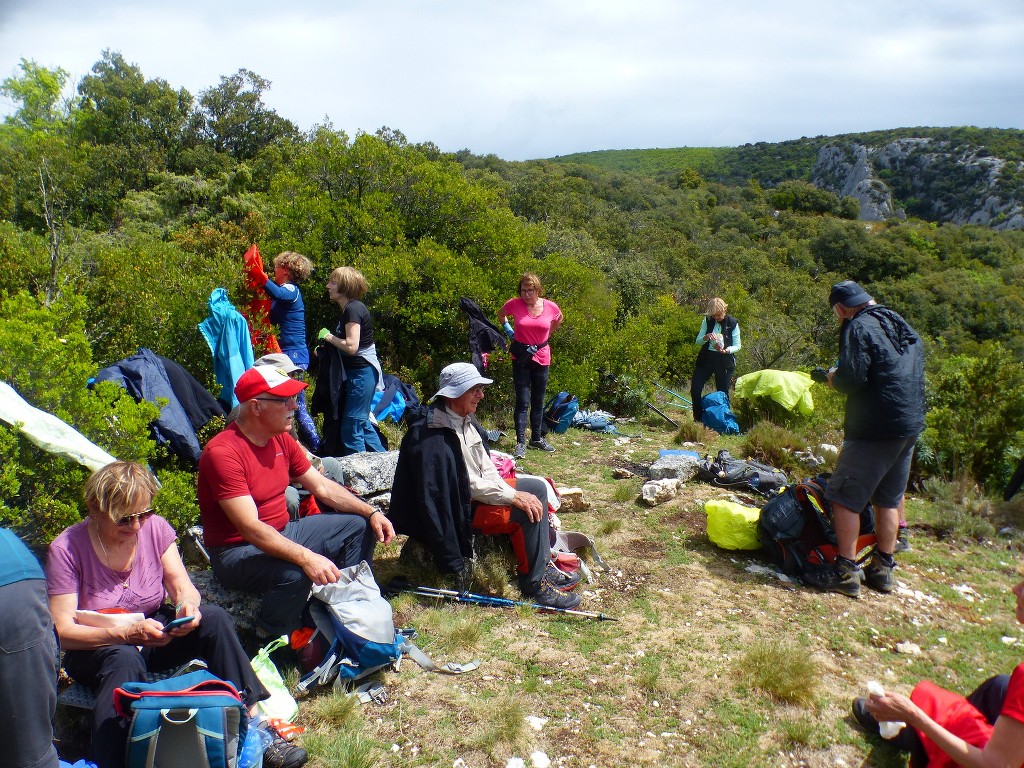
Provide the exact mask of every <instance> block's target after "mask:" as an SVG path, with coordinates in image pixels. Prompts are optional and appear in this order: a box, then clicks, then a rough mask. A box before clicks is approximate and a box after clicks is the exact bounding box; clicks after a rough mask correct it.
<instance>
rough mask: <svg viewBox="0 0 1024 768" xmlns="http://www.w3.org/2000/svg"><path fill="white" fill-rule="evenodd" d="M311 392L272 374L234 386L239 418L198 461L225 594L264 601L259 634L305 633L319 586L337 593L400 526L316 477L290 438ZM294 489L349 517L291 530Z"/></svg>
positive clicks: (206, 531) (207, 530)
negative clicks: (289, 498) (301, 398)
mask: <svg viewBox="0 0 1024 768" xmlns="http://www.w3.org/2000/svg"><path fill="white" fill-rule="evenodd" d="M305 387H306V383H305V382H302V381H297V380H295V379H292V378H290V377H289V376H288V375H287V374H286V373H285V372H284V371H281V370H278V369H277V368H274V367H273V366H269V365H263V366H256V367H254V368H250V369H249V370H248V371H246V372H245V373H244V374H242V376H241V377H239V379H238V383H236V384H235V397H237V398H238V401H239V413H238V418H237V419H236V420H235V421H234V423H232V424H231V425H229V426H228V427H227V428H226V429H225V430H224V431H223V432H221V433H220V434H219V435H217V436H216V437H214V438H213V439H212V440H211V441H210V442H209V443H208V444H207V446H206V448H205V449H203V454H202V456H201V457H200V459H199V488H198V498H199V511H200V513H201V515H202V521H203V537H204V541H205V543H206V546H207V548H208V550H209V552H210V560H211V562H212V564H213V572H214V575H215V576H216V577H217V579H218V581H220V582H221V583H222V584H223V585H224V586H226V587H228V588H230V589H239V590H243V591H246V592H258V593H262V594H263V609H262V611H261V613H260V616H259V618H258V623H259V629H260V630H262V631H265V632H266V633H267V634H268V635H281V634H286V633H288V632H291V631H292V630H294V629H296V628H297V627H299V626H300V624H301V617H302V609H303V607H304V606H305V604H306V600H307V598H308V596H309V589H310V585H311V584H333V583H334V582H336V581H337V580H338V578H339V576H340V575H341V569H342V568H346V567H348V566H351V565H356V564H357V563H359V561H360V560H366V561H370V560H371V558H372V556H373V547H374V545H375V544H376V542H378V541H379V542H382V543H385V544H386V543H388V542H389V541H391V540H392V539H393V538H394V537H395V531H394V528H393V527H392V526H391V522H390V521H389V520H388V519H387V518H386V517H385V516H384V515H383V514H382V513H380V512H379V511H377V510H374V509H373V507H371V506H370V505H369V504H367V503H365V502H364V501H362V500H361V499H359V498H358V497H356V496H354V495H353V494H352V493H350V492H349V491H348V490H347V489H345V488H344V487H342V486H341V485H338V484H337V483H335V482H334V481H332V480H329V479H328V478H326V477H324V476H323V475H321V474H320V473H319V472H317V471H316V470H315V469H314V468H313V467H312V465H311V464H310V463H309V460H308V459H307V458H306V456H305V453H304V452H303V450H302V448H301V447H300V446H299V444H298V443H296V442H295V440H294V439H293V438H292V437H291V435H290V434H289V432H290V430H291V426H292V422H293V420H294V414H295V410H296V408H297V402H296V396H297V395H298V393H299V392H301V391H302V390H303V389H305ZM292 481H295V482H297V483H299V484H300V485H302V486H303V487H304V488H305V489H306V490H308V491H309V492H310V493H312V494H313V496H314V497H316V498H317V499H318V500H320V501H322V502H323V505H322V506H323V507H324V508H328V507H329V508H331V509H332V510H336V511H337V512H339V513H340V514H332V513H327V514H322V515H314V516H311V517H306V518H303V519H301V520H297V521H291V520H290V518H289V515H288V510H287V505H286V502H285V495H284V491H285V488H287V487H288V484H289V483H290V482H292Z"/></svg>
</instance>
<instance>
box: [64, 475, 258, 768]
mask: <svg viewBox="0 0 1024 768" xmlns="http://www.w3.org/2000/svg"><path fill="white" fill-rule="evenodd" d="M156 492H157V484H156V480H155V478H154V477H153V476H152V474H150V472H149V470H148V469H146V467H144V466H143V465H141V464H137V463H134V462H124V461H116V462H113V463H111V464H108V465H107V466H105V467H103V468H101V469H99V470H97V471H96V472H95V473H93V475H92V476H91V477H90V478H89V479H88V480H87V481H86V483H85V491H84V497H85V505H86V508H87V509H88V516H87V517H86V519H85V520H83V521H82V522H80V523H76V524H75V525H72V526H71V527H70V528H68V529H66V530H65V531H63V532H62V533H61V534H59V535H58V536H57V538H55V539H54V540H53V542H52V543H51V544H50V549H49V557H48V559H47V565H46V586H47V592H48V594H49V601H50V613H52V614H53V623H54V625H55V626H56V628H57V635H58V637H59V638H60V645H61V648H62V649H63V650H64V651H65V653H64V669H65V670H66V671H67V673H68V674H69V675H71V677H73V678H74V679H75V680H78V681H79V682H81V683H84V684H86V685H90V686H92V687H94V688H95V689H96V706H95V708H94V709H93V714H92V748H93V758H94V760H95V761H96V762H97V763H98V764H99V765H100V766H102V768H120V766H123V765H124V760H125V739H126V737H127V729H126V723H125V721H124V720H122V719H121V718H119V717H118V716H117V713H116V712H115V711H114V696H113V694H114V689H115V688H118V687H119V686H121V685H123V684H124V683H127V682H134V681H140V680H142V679H144V674H145V673H146V672H160V671H163V670H170V669H173V668H175V667H178V666H180V665H181V664H184V663H185V662H187V661H189V660H191V659H202V660H204V661H205V662H206V663H207V666H208V667H209V669H210V671H211V672H212V673H213V674H215V675H217V676H218V677H220V678H222V679H224V680H230V681H231V682H232V683H234V685H235V687H236V688H238V691H239V693H241V695H242V700H243V701H244V702H246V704H247V706H248V707H249V709H250V710H252V709H253V707H254V706H255V705H256V703H257V702H258V701H260V700H261V699H265V698H268V696H269V693H268V692H267V690H266V688H264V687H263V685H262V683H260V681H259V679H258V678H257V677H256V675H255V673H254V672H253V670H252V666H251V665H250V663H249V659H248V657H247V656H246V654H245V651H244V650H243V649H242V645H241V643H240V642H239V640H238V636H237V635H236V634H235V629H234V624H233V623H232V621H231V617H230V616H229V615H228V614H227V612H225V611H224V610H223V609H222V608H219V607H217V606H213V605H205V606H202V608H200V596H199V592H198V590H196V588H195V586H194V585H193V584H192V581H191V580H190V579H189V577H188V572H187V571H186V570H185V565H184V563H182V560H181V556H180V554H179V553H178V547H177V545H176V544H175V538H176V537H175V533H174V529H173V528H171V526H170V524H169V523H168V522H167V521H166V520H164V519H163V518H162V517H159V516H157V515H156V514H155V513H154V512H153V509H152V508H151V506H150V505H151V504H152V503H153V497H154V496H155V495H156ZM126 613H137V614H140V615H141V616H142V617H143V618H141V619H139V620H137V621H128V622H127V623H125V622H122V621H119V620H118V619H117V617H116V614H126ZM98 614H99V615H98ZM102 614H111V616H106V617H104V616H103V615H102ZM189 616H191V617H192V620H191V621H190V622H187V623H185V624H184V625H182V626H179V627H176V628H166V627H165V625H167V624H168V623H169V622H171V621H172V620H173V619H175V618H184V617H189Z"/></svg>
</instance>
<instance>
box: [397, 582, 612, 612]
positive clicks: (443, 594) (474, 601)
mask: <svg viewBox="0 0 1024 768" xmlns="http://www.w3.org/2000/svg"><path fill="white" fill-rule="evenodd" d="M392 586H395V587H397V589H398V591H399V592H409V593H411V594H414V595H419V596H420V597H433V598H439V599H444V600H454V601H455V602H457V603H468V604H470V605H483V606H487V607H491V608H514V607H515V606H519V605H522V606H526V607H527V608H533V609H535V610H539V611H554V612H555V613H567V614H569V615H571V616H582V617H584V618H587V619H597V620H598V621H618V619H617V618H616V617H614V616H608V615H607V614H604V613H596V612H594V611H576V610H573V609H571V608H553V607H551V606H548V605H541V604H540V603H528V602H525V601H522V600H511V599H509V598H507V597H494V596H492V595H476V594H473V593H472V592H456V591H455V590H454V589H435V588H434V587H412V586H405V587H403V586H398V585H392Z"/></svg>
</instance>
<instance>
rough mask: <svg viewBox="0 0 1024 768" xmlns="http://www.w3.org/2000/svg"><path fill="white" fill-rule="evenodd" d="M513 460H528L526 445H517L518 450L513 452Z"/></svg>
mask: <svg viewBox="0 0 1024 768" xmlns="http://www.w3.org/2000/svg"><path fill="white" fill-rule="evenodd" d="M512 458H513V459H525V458H526V443H516V449H515V450H514V451H512Z"/></svg>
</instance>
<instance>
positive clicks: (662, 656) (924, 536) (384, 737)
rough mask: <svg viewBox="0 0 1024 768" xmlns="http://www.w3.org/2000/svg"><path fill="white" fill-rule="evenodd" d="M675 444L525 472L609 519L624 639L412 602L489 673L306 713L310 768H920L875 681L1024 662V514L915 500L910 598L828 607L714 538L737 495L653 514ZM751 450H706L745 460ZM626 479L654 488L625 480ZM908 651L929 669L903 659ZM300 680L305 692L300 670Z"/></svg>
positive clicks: (589, 591) (963, 683)
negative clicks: (1020, 596) (859, 716)
mask: <svg viewBox="0 0 1024 768" xmlns="http://www.w3.org/2000/svg"><path fill="white" fill-rule="evenodd" d="M664 426H665V425H663V424H662V423H656V422H648V423H643V424H630V425H620V429H621V430H622V431H623V432H629V433H640V434H641V436H640V437H638V438H632V439H622V438H615V437H613V436H608V435H598V434H595V433H589V432H582V431H579V430H570V432H568V433H566V434H565V435H558V436H552V437H551V441H552V442H553V443H554V445H555V446H556V447H557V452H556V453H553V454H543V453H541V452H538V451H530V452H529V454H528V456H527V458H526V460H525V461H523V462H521V467H522V469H523V470H524V471H526V472H531V473H535V474H541V475H546V476H550V477H553V478H555V480H556V481H557V483H558V484H559V485H560V486H578V487H580V488H582V489H583V490H584V492H585V497H586V500H587V502H588V503H589V508H588V509H587V510H586V511H584V512H578V513H569V512H565V513H562V514H561V515H560V516H561V520H562V523H563V526H564V527H565V528H566V529H568V530H579V531H583V532H586V533H588V534H590V535H592V536H593V537H594V538H595V539H596V541H597V544H598V549H599V551H600V552H601V554H602V555H603V557H604V559H605V560H606V561H607V563H608V565H609V566H610V569H609V570H608V571H604V572H599V573H598V574H597V580H596V581H595V582H594V583H593V584H590V585H584V586H582V587H581V590H582V593H583V597H584V600H583V605H582V606H581V608H582V609H585V610H591V611H600V612H604V613H606V614H609V615H612V616H616V617H618V618H619V619H620V620H619V621H617V622H597V621H592V620H587V619H579V618H567V617H563V616H559V615H550V614H539V613H536V612H533V611H531V610H525V609H523V610H520V609H495V608H479V607H474V606H466V605H452V604H445V603H441V604H433V603H430V602H425V601H422V600H419V599H417V598H413V597H411V596H409V595H403V596H400V597H398V598H395V599H394V600H393V602H392V605H393V608H394V612H395V624H396V626H399V627H409V626H411V627H415V628H416V629H417V630H418V631H419V633H420V637H419V639H418V641H417V643H418V645H419V646H420V647H421V648H422V649H423V650H425V651H426V652H427V653H428V654H430V655H431V656H432V657H433V658H434V659H435V661H438V662H446V661H456V662H464V661H470V660H472V659H479V660H481V661H482V666H481V667H480V668H479V669H478V670H476V671H474V672H470V673H468V674H466V675H463V676H460V677H449V676H443V675H436V674H429V673H425V672H423V671H421V670H420V669H419V668H418V667H417V666H416V665H415V664H414V663H412V662H410V661H405V662H404V663H403V664H402V665H401V670H400V671H399V672H397V673H394V672H387V673H382V674H381V675H380V676H379V679H380V680H381V681H382V682H383V683H384V684H385V686H386V687H387V689H388V692H389V699H388V701H387V702H386V703H385V704H383V705H374V704H369V705H364V706H360V705H358V704H355V703H353V701H352V700H351V699H349V698H346V697H344V696H340V695H337V694H333V693H321V694H317V695H313V696H311V697H309V698H307V699H306V700H303V701H302V702H301V708H300V709H301V711H300V716H299V720H298V722H299V723H301V724H302V725H304V726H305V727H306V729H307V731H306V734H305V735H304V736H303V737H301V739H302V741H301V743H302V745H303V746H304V747H305V748H306V749H307V750H308V751H309V753H310V755H311V760H310V765H311V766H313V767H314V768H327V767H328V766H330V768H362V767H365V768H369V767H370V766H393V767H396V768H397V767H398V766H419V765H430V766H434V765H437V766H453V767H455V768H458V767H459V766H464V767H466V768H482V767H483V766H499V767H503V766H506V765H507V764H508V761H509V759H510V758H512V757H519V758H522V759H524V760H525V764H526V765H527V766H529V765H531V764H537V765H543V764H544V763H543V761H541V762H538V763H533V762H532V761H531V757H530V756H531V754H532V753H535V752H543V753H544V754H545V755H546V756H547V757H548V758H549V759H550V761H551V765H555V766H566V767H567V768H568V767H575V766H580V767H581V768H588V766H597V767H600V768H609V767H612V766H716V767H724V768H727V767H729V766H736V768H740V767H741V766H742V767H746V766H784V767H793V766H842V765H846V766H880V767H888V766H903V765H906V762H905V760H904V759H903V758H902V757H901V756H900V755H899V754H898V753H896V752H895V751H893V750H892V749H891V748H890V747H889V746H888V745H887V744H885V743H884V742H881V741H880V740H879V739H877V738H869V737H868V736H866V735H865V734H864V733H863V732H862V731H861V730H860V729H859V728H858V727H857V726H856V723H855V722H854V721H853V719H852V717H851V715H850V710H849V705H850V700H851V698H852V697H853V696H856V695H862V694H863V693H864V691H865V685H866V683H867V681H868V680H879V681H880V682H881V683H882V684H883V685H884V686H886V687H891V688H894V689H897V690H901V691H904V692H908V691H909V690H910V688H911V687H912V686H913V684H914V683H915V682H916V681H918V680H919V679H921V678H923V677H928V678H930V679H933V680H935V681H937V682H939V683H941V684H943V685H945V686H947V687H949V688H952V689H955V690H959V691H963V692H966V691H969V690H970V689H972V688H973V687H974V686H975V685H977V684H978V683H979V682H981V681H982V680H984V679H985V678H986V677H988V676H990V675H992V674H995V673H998V672H1008V671H1009V670H1010V669H1011V668H1012V667H1013V666H1014V665H1015V664H1017V663H1019V662H1020V660H1021V656H1022V652H1021V644H1022V643H1024V630H1022V629H1021V628H1020V627H1019V626H1017V625H1016V624H1015V622H1014V621H1013V616H1012V604H1013V601H1012V597H1011V595H1010V593H1009V587H1010V586H1011V585H1012V584H1013V583H1014V577H1013V571H1014V568H1015V567H1016V565H1017V563H1018V562H1019V558H1020V552H1021V538H1020V536H1021V534H1020V533H1019V531H1020V529H1021V528H1022V527H1024V525H1021V524H1020V520H1022V519H1024V517H1022V516H1018V518H1016V520H1015V522H1016V531H1017V532H1016V533H1003V534H998V533H997V532H996V531H997V529H998V528H999V527H1000V525H1001V523H998V522H996V520H997V517H996V516H995V515H994V513H993V509H992V504H991V503H990V502H989V501H987V500H985V499H983V498H982V497H980V496H978V495H977V494H976V492H973V491H972V490H971V489H970V488H969V487H967V488H956V487H953V486H949V487H946V488H945V490H944V491H942V492H941V493H933V494H932V495H931V498H933V499H935V500H932V501H924V500H923V499H921V498H918V497H915V498H913V499H911V501H910V503H909V504H908V516H909V519H910V522H911V525H912V533H911V541H912V544H913V550H912V551H911V552H908V553H906V554H904V555H902V556H900V558H899V564H900V568H899V570H898V571H897V580H898V589H897V591H896V593H894V594H892V595H890V596H882V595H879V594H877V593H875V592H872V591H871V590H865V594H864V595H863V596H862V597H861V598H860V599H858V600H852V599H850V598H847V597H843V596H840V595H829V594H821V593H818V592H816V591H814V590H812V589H809V588H807V587H804V586H802V585H799V584H795V583H792V582H788V581H784V580H781V579H780V578H779V577H778V575H777V574H775V573H774V571H771V570H770V569H767V566H768V562H767V561H766V560H765V559H764V558H763V557H762V556H761V555H760V553H759V552H757V551H753V552H735V551H725V550H721V549H719V548H717V547H716V546H715V545H713V544H712V543H711V542H710V541H709V540H708V538H707V535H706V532H705V529H706V518H705V516H704V513H703V502H704V501H706V500H707V499H711V498H717V497H720V496H723V495H725V494H724V493H723V492H722V491H720V490H718V489H715V488H713V487H711V486H708V485H704V484H701V483H698V482H693V483H689V484H687V485H685V486H684V487H683V489H682V493H681V494H680V495H679V496H678V497H677V498H676V499H675V500H673V501H671V502H668V503H666V504H663V505H661V506H657V507H654V508H648V507H646V506H643V505H641V504H639V503H638V501H637V498H638V494H639V490H640V487H641V484H642V478H641V475H642V473H643V472H644V471H645V469H646V468H647V467H648V466H649V465H650V463H651V462H653V461H654V460H655V459H656V458H657V457H658V451H659V449H661V448H668V447H676V446H675V445H674V443H673V437H674V435H673V432H672V431H669V430H667V429H665V428H664ZM706 437H708V438H713V437H714V436H713V433H706ZM762 437H764V436H763V435H762ZM745 439H747V438H716V439H713V441H712V442H709V443H707V444H705V445H702V446H700V447H698V448H696V450H699V451H700V452H702V453H714V452H715V451H717V450H718V449H719V448H722V447H727V448H729V449H730V450H731V451H732V453H733V454H734V455H737V456H742V455H743V450H742V447H741V446H742V441H743V440H745ZM766 439H767V441H768V442H770V439H771V438H770V435H769V436H767V438H766ZM506 442H507V438H506ZM765 444H767V443H765ZM496 447H497V448H499V449H501V448H504V449H505V450H511V447H512V446H511V445H501V444H499V445H498V446H496ZM622 469H627V470H633V471H634V473H636V474H635V475H634V476H632V477H625V478H622V479H617V477H616V475H617V474H621V470H622ZM616 470H620V471H619V472H616ZM613 472H615V474H613ZM940 490H941V489H940ZM1018 515H1019V511H1018ZM940 536H941V538H940ZM400 544H401V539H400V540H399V541H398V542H396V543H395V544H392V545H390V546H388V547H384V548H380V549H378V552H377V554H376V562H375V570H376V572H377V576H378V580H379V581H381V582H382V583H383V582H385V581H387V580H388V579H389V578H390V577H391V576H394V575H396V574H399V573H401V572H402V567H401V566H400V565H399V561H398V555H399V551H400ZM509 573H510V571H509ZM406 575H409V576H412V577H414V578H415V577H423V574H406ZM425 578H427V579H429V576H427V577H425ZM503 586H504V588H505V589H506V590H507V594H508V595H510V596H515V591H514V588H513V587H512V586H511V585H503ZM903 643H913V644H915V645H916V646H918V647H919V648H920V653H919V654H906V653H900V652H898V651H897V645H900V644H903ZM289 653H290V652H285V654H289ZM279 664H280V665H281V668H282V672H283V673H284V674H285V676H286V678H287V679H288V680H289V681H290V682H294V681H295V679H296V677H297V671H296V669H295V667H294V665H293V663H292V659H291V658H290V656H289V655H285V656H283V657H280V658H279Z"/></svg>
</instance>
